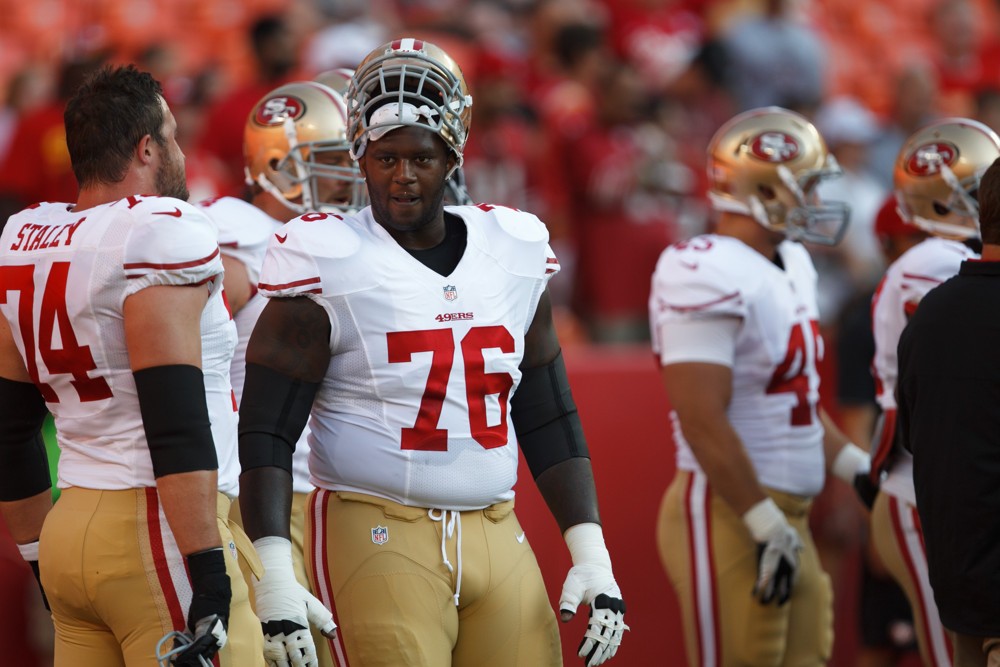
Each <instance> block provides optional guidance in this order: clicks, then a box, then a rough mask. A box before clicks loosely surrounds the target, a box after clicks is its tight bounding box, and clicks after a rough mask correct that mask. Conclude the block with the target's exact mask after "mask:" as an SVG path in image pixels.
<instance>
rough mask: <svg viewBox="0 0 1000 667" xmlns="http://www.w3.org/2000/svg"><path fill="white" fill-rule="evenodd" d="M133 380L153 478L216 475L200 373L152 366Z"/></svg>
mask: <svg viewBox="0 0 1000 667" xmlns="http://www.w3.org/2000/svg"><path fill="white" fill-rule="evenodd" d="M132 377H133V378H135V391H136V395H137V396H138V398H139V411H140V413H141V414H142V427H143V429H144V430H145V432H146V442H147V443H148V445H149V456H150V458H151V459H152V461H153V476H154V477H156V478H160V477H163V476H164V475H173V474H176V473H185V472H194V471H198V470H217V469H218V467H219V459H218V454H216V451H215V441H214V440H213V439H212V423H211V421H210V420H209V418H208V402H207V401H206V398H205V376H204V375H203V374H202V372H201V369H200V368H198V367H197V366H190V365H187V364H174V365H169V366H154V367H153V368H144V369H142V370H141V371H135V372H134V373H132Z"/></svg>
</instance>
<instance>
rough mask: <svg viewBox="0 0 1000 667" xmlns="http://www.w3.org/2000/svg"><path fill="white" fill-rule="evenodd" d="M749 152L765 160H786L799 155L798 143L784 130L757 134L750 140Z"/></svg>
mask: <svg viewBox="0 0 1000 667" xmlns="http://www.w3.org/2000/svg"><path fill="white" fill-rule="evenodd" d="M750 152H751V153H752V154H753V156H754V157H755V158H757V159H758V160H764V161H765V162H788V161H789V160H794V159H795V158H796V157H798V155H799V144H798V142H796V141H795V139H794V138H793V137H792V136H791V135H788V134H785V133H784V132H776V131H773V130H772V131H768V132H763V133H761V134H758V135H757V136H756V137H754V138H753V141H751V142H750Z"/></svg>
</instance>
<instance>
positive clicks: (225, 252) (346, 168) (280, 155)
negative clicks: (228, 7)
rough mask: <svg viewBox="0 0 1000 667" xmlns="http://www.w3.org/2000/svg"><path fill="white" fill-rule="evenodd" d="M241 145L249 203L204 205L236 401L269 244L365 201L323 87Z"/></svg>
mask: <svg viewBox="0 0 1000 667" xmlns="http://www.w3.org/2000/svg"><path fill="white" fill-rule="evenodd" d="M347 76H348V77H349V76H350V74H348V75H347ZM243 147H244V148H243V153H244V156H245V161H246V181H247V185H248V186H250V188H251V192H252V195H251V199H250V201H249V202H246V201H244V200H242V199H237V198H234V197H221V198H218V199H212V200H209V201H206V202H202V203H201V205H200V206H201V207H202V208H203V209H204V210H205V212H206V213H208V215H209V217H211V218H212V220H213V221H214V222H215V223H216V225H217V226H218V227H219V248H220V250H221V251H222V263H223V265H225V267H226V278H225V287H226V295H227V297H228V301H229V307H230V309H231V310H232V312H233V319H234V320H235V322H236V331H237V333H238V335H239V342H238V343H237V346H236V354H235V355H234V356H233V363H232V367H231V370H230V377H231V379H232V383H233V391H234V392H235V393H236V400H237V403H238V402H239V401H240V399H241V398H242V396H243V379H244V371H245V369H246V349H247V343H248V341H249V340H250V333H251V332H252V331H253V328H254V325H255V324H256V323H257V318H258V317H259V316H260V313H261V311H262V310H263V309H264V305H265V304H266V302H267V300H266V299H265V298H264V296H263V295H261V294H260V293H259V292H258V290H257V282H258V280H259V278H260V270H261V267H262V265H263V264H264V253H265V252H266V251H267V243H268V241H269V240H270V239H271V237H272V235H273V234H274V233H275V232H277V231H278V230H279V229H280V228H281V226H282V225H283V224H284V223H286V222H288V221H289V220H291V219H292V218H294V217H295V216H297V215H300V214H302V213H306V212H308V211H317V210H318V211H326V212H334V213H352V212H354V211H356V210H358V209H359V208H361V206H362V205H363V202H364V182H363V181H362V179H361V174H360V172H359V171H358V168H357V165H356V164H355V162H354V160H353V159H352V158H351V156H350V155H349V150H350V145H349V144H348V142H347V110H346V107H345V106H344V101H343V98H342V97H341V95H340V94H339V93H337V92H336V91H334V90H331V89H329V88H327V87H326V86H324V85H322V84H319V83H314V82H311V81H300V82H294V83H288V84H285V85H283V86H280V87H278V88H276V89H275V90H273V91H271V92H269V93H268V94H267V95H265V96H264V97H262V98H261V99H260V101H259V102H258V103H257V104H256V105H255V106H254V108H253V110H252V111H251V112H250V115H249V116H248V118H247V121H246V128H245V129H244V133H243ZM307 435H308V428H307V429H306V430H305V431H303V433H302V436H301V437H300V438H299V440H298V442H297V443H296V445H295V454H294V456H293V458H292V492H293V495H292V515H291V542H292V555H293V558H294V562H295V578H296V580H297V581H298V582H299V583H300V584H302V585H303V586H307V587H308V586H309V580H308V578H307V576H306V568H305V561H304V559H303V543H304V542H303V535H304V533H303V529H304V527H305V510H306V497H307V495H308V494H309V492H310V491H312V490H313V486H312V484H311V483H310V482H309V444H308V439H307V437H306V436H307ZM233 508H234V510H233V511H234V519H236V520H237V521H239V522H240V523H241V524H242V518H241V517H239V512H238V509H239V503H235V504H234V506H233ZM250 581H251V583H253V579H252V578H250ZM317 635H319V633H318V632H315V633H314V635H313V639H314V643H315V644H316V652H317V656H316V657H317V660H318V664H319V665H320V667H332V665H333V658H332V655H331V653H330V648H329V644H328V642H326V641H324V640H323V639H322V636H321V635H320V636H317Z"/></svg>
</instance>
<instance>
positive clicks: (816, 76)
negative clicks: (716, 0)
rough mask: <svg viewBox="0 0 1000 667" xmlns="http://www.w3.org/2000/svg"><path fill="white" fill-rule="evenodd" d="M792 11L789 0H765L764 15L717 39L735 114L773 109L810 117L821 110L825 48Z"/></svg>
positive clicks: (791, 3)
mask: <svg viewBox="0 0 1000 667" xmlns="http://www.w3.org/2000/svg"><path fill="white" fill-rule="evenodd" d="M792 6H793V2H792V0H764V2H763V12H762V13H760V14H751V15H750V16H748V17H746V18H744V19H743V20H740V21H737V22H735V23H734V24H733V25H732V26H730V28H729V29H728V30H726V32H725V33H724V34H723V35H722V36H721V39H722V43H723V45H724V46H725V50H726V53H727V58H728V63H729V64H728V67H727V72H728V82H727V86H728V88H729V90H730V91H731V92H732V94H733V97H734V99H735V100H736V108H737V111H743V110H746V109H753V108H755V107H762V106H768V105H772V104H775V105H778V106H781V107H784V108H786V109H791V110H793V111H798V112H800V113H802V114H804V115H806V116H811V115H812V111H813V110H814V109H815V108H816V107H818V106H819V104H820V102H821V100H822V97H823V91H824V74H825V72H824V61H825V59H826V47H825V45H824V43H823V39H822V38H821V36H820V35H819V34H818V33H817V32H816V31H815V30H813V29H812V28H811V27H810V26H809V25H807V24H805V23H804V22H803V21H800V20H798V19H797V18H796V17H795V16H794V15H793V12H792Z"/></svg>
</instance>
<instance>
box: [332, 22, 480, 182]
mask: <svg viewBox="0 0 1000 667" xmlns="http://www.w3.org/2000/svg"><path fill="white" fill-rule="evenodd" d="M347 104H348V127H347V133H348V136H349V138H350V142H351V151H352V154H353V155H354V157H355V158H360V157H361V156H362V155H363V154H364V152H365V148H366V146H367V144H368V142H369V141H377V140H378V139H380V138H381V137H382V136H384V135H385V134H386V133H387V132H390V131H392V130H394V129H396V128H399V127H402V126H405V125H414V126H418V127H426V128H429V129H430V130H432V131H433V132H436V133H437V134H438V135H439V136H440V137H441V138H442V139H443V140H444V142H445V143H446V144H447V145H448V148H450V149H451V151H452V152H453V153H454V154H455V157H456V158H457V160H456V163H457V165H458V166H460V165H461V163H462V151H463V149H464V148H465V142H466V139H467V138H468V136H469V126H470V125H471V123H472V96H471V95H470V94H469V88H468V86H467V85H466V82H465V77H464V76H463V75H462V70H461V68H460V67H459V66H458V63H456V62H455V61H454V60H453V59H452V58H451V56H449V55H448V54H447V53H445V52H444V50H442V49H441V48H440V47H438V46H435V45H434V44H431V43H430V42H425V41H423V40H420V39H413V38H406V39H397V40H395V41H393V42H390V43H388V44H384V45H382V46H380V47H378V48H377V49H375V50H374V51H372V52H371V53H369V54H368V55H367V56H366V57H365V59H364V60H363V61H361V64H360V65H358V67H357V69H356V70H355V72H354V77H353V79H352V80H351V85H350V87H349V88H348V91H347Z"/></svg>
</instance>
